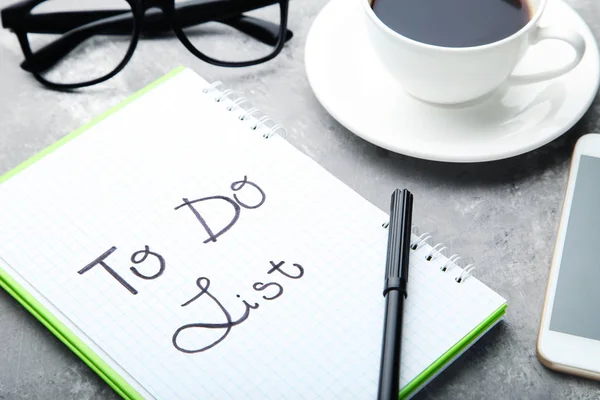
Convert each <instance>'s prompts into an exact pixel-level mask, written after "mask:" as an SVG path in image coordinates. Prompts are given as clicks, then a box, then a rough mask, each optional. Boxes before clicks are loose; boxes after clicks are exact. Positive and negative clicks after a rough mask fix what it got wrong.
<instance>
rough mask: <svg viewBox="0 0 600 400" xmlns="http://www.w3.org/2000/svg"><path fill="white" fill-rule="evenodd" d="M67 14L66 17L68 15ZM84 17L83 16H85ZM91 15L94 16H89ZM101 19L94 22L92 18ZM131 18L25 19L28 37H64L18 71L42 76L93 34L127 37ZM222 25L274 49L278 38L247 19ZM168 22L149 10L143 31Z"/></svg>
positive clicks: (275, 28) (164, 27)
mask: <svg viewBox="0 0 600 400" xmlns="http://www.w3.org/2000/svg"><path fill="white" fill-rule="evenodd" d="M67 14H68V15H67ZM73 14H78V15H79V16H80V17H83V18H81V19H79V21H92V22H88V23H86V24H84V25H81V24H80V25H79V26H78V25H75V24H74V22H73V21H74V18H73V17H75V15H73ZM84 14H85V15H84ZM92 14H93V15H92ZM92 17H95V18H98V17H100V18H101V19H99V20H96V21H94V18H92ZM193 21H194V19H191V18H189V17H188V18H186V21H183V22H182V24H183V23H185V24H186V25H185V26H183V27H186V26H193V25H198V24H201V23H205V22H208V20H206V18H202V20H201V21H198V19H196V20H195V21H197V22H195V23H194V22H193ZM132 22H133V16H132V15H131V13H129V12H128V13H126V14H124V13H123V12H122V11H98V12H94V11H92V12H78V13H52V14H38V15H30V16H29V17H28V21H27V24H26V26H25V31H26V32H30V33H33V32H35V33H64V32H67V33H65V34H64V35H63V36H61V37H60V38H59V39H57V40H55V41H54V42H52V43H50V44H49V45H47V46H45V47H43V48H41V49H39V50H37V51H35V52H32V54H30V56H29V57H27V59H26V60H25V61H24V62H23V63H22V64H21V67H22V68H23V69H25V70H26V71H29V72H41V71H44V70H46V69H48V68H50V67H51V66H53V65H55V64H56V63H57V62H58V61H60V59H62V58H63V57H65V56H66V55H67V54H69V52H71V51H72V50H73V49H74V48H75V47H77V46H78V45H79V44H80V43H82V42H83V41H85V40H86V39H88V38H90V37H92V36H94V35H96V34H103V35H106V34H114V35H119V34H123V35H125V34H130V33H131V31H132ZM217 22H221V23H223V24H226V25H229V26H231V27H232V28H235V29H237V30H239V31H240V32H243V33H245V34H247V35H249V36H251V37H253V38H255V39H256V40H259V41H261V42H263V43H265V44H268V45H272V46H274V45H276V44H277V41H278V37H279V30H280V29H279V25H277V24H273V23H271V22H269V21H265V20H261V19H259V18H254V17H250V16H244V15H240V16H235V17H230V18H228V19H224V20H221V21H217ZM170 28H171V27H170V25H169V21H168V20H167V18H166V17H165V16H164V14H163V13H161V12H160V11H158V10H150V11H149V12H148V13H147V14H146V17H145V19H144V22H143V31H144V32H147V33H150V34H152V33H154V34H157V33H162V32H166V31H168V30H169V29H170ZM292 37H293V33H292V31H290V30H286V38H285V40H286V41H287V40H289V39H291V38H292Z"/></svg>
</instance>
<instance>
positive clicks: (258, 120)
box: [202, 81, 286, 139]
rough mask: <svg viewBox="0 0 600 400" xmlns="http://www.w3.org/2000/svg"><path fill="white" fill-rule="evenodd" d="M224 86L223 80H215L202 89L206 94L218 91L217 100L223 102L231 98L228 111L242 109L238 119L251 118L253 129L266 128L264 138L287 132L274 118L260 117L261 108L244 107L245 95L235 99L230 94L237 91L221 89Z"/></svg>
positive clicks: (246, 101) (251, 127)
mask: <svg viewBox="0 0 600 400" xmlns="http://www.w3.org/2000/svg"><path fill="white" fill-rule="evenodd" d="M222 86H223V82H221V81H215V82H213V83H211V84H209V85H208V86H207V87H205V88H204V89H202V92H203V93H205V94H209V93H212V92H216V95H215V98H214V100H215V102H217V103H221V102H224V101H226V100H229V102H228V105H227V107H226V110H227V111H238V110H239V111H240V112H241V113H240V114H239V115H238V119H239V120H240V121H247V120H249V119H250V118H252V119H253V123H252V125H251V126H250V129H252V130H258V129H260V128H266V129H267V131H266V132H264V133H263V135H262V136H263V138H265V139H269V138H271V137H272V136H274V135H281V134H285V132H286V130H285V128H284V127H283V126H281V125H280V124H278V123H276V122H275V121H274V120H273V119H272V118H270V117H268V116H266V115H263V116H261V117H258V115H257V114H259V113H260V110H259V109H258V108H256V107H250V108H247V109H246V108H244V107H242V105H243V104H245V103H248V100H246V99H245V98H244V97H241V96H238V97H236V98H235V99H232V98H231V97H230V96H231V95H232V94H234V93H235V91H234V90H233V89H224V90H221V87H222Z"/></svg>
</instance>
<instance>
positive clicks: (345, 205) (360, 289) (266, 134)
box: [0, 68, 506, 400]
mask: <svg viewBox="0 0 600 400" xmlns="http://www.w3.org/2000/svg"><path fill="white" fill-rule="evenodd" d="M415 202H418V194H415ZM387 219H388V215H387V213H386V212H384V211H382V210H380V209H378V208H377V207H375V206H374V205H372V204H370V203H369V202H368V201H366V200H365V199H364V198H362V197H361V196H360V195H358V194H357V193H356V192H354V191H353V190H351V189H350V188H349V187H348V186H346V185H344V184H343V183H342V182H341V181H339V180H337V179H336V178H334V177H333V176H332V175H331V174H329V173H328V172H327V171H326V170H325V169H323V168H322V167H320V166H319V165H318V164H317V163H315V162H314V161H313V160H311V159H310V158H309V157H308V156H306V155H304V154H303V153H302V152H301V151H299V150H297V149H296V148H294V147H293V146H292V145H291V144H289V143H288V142H287V141H286V140H285V130H284V129H283V128H282V127H281V126H279V125H277V124H275V123H274V122H273V121H271V120H270V119H269V118H268V117H267V116H263V115H262V114H261V113H260V111H259V110H257V109H254V108H249V107H248V106H247V104H246V102H245V101H244V99H243V98H242V97H241V96H240V95H239V94H237V92H234V91H232V90H229V89H225V88H224V87H223V86H222V85H220V83H218V82H216V83H208V82H206V81H205V80H204V79H203V78H202V77H200V76H199V75H197V74H196V73H195V72H194V71H192V70H190V69H187V68H180V69H177V70H175V71H173V72H171V73H170V74H168V75H166V76H165V77H163V78H162V79H160V80H158V81H157V82H155V83H153V84H152V85H150V86H148V87H147V88H145V89H143V90H142V91H141V92H139V93H137V94H135V95H133V96H132V97H131V98H130V99H128V100H127V101H125V102H124V103H123V104H121V105H119V106H117V107H115V108H114V109H112V110H110V111H109V112H107V113H106V114H104V115H102V116H100V117H98V118H96V119H95V120H94V121H92V122H91V123H89V124H87V125H86V126H84V127H82V128H81V129H79V130H77V131H76V132H73V133H71V134H70V135H68V136H66V137H65V138H64V139H62V140H60V141H59V142H57V143H56V144H55V145H53V146H51V147H50V148H48V149H46V150H44V151H42V152H41V153H40V154H38V155H37V156H35V157H34V158H32V159H31V160H29V161H27V162H25V163H24V164H22V165H20V166H19V167H17V168H16V169H15V170H13V171H11V172H9V173H7V174H6V175H4V176H3V177H2V178H1V179H0V221H2V224H1V228H0V265H1V269H0V284H1V285H2V287H3V288H4V289H5V290H7V291H8V292H9V293H10V294H11V295H13V296H14V297H15V298H16V299H17V300H18V301H19V302H20V303H21V304H22V305H23V306H24V307H25V308H27V310H29V311H30V312H31V313H32V314H33V315H34V316H35V317H36V318H38V319H39V320H40V321H41V322H42V323H43V324H44V325H45V326H46V327H47V328H48V329H49V330H50V331H51V332H52V333H53V334H55V335H56V336H57V337H58V338H60V340H62V341H63V342H64V343H65V344H66V345H67V346H68V347H69V348H70V349H71V350H72V351H74V352H75V353H76V354H77V355H78V356H79V357H80V358H81V359H82V360H83V361H84V362H85V363H87V364H88V365H89V366H90V368H92V369H93V370H94V371H95V372H96V373H98V374H99V375H100V376H101V377H102V378H103V379H104V380H105V381H106V382H107V383H108V384H109V385H110V386H112V387H113V388H114V390H116V391H117V392H118V393H119V394H120V395H121V396H122V397H123V398H126V399H142V398H144V399H168V400H175V399H198V398H201V399H227V398H236V399H239V398H245V399H246V398H248V399H249V398H254V399H333V398H353V399H372V398H374V397H375V396H376V393H377V383H378V373H379V360H380V352H381V340H382V327H383V316H384V298H383V296H382V288H383V277H384V272H385V258H386V245H387V230H386V221H387ZM415 223H418V221H415ZM459 258H460V257H459V256H457V255H451V254H448V253H447V251H446V249H445V248H444V246H443V245H442V244H436V243H435V242H434V241H433V239H432V238H431V237H430V236H429V235H427V234H425V233H424V234H417V233H416V232H415V233H414V234H413V243H412V250H411V254H410V263H411V267H410V280H409V284H408V285H409V286H408V292H409V295H408V298H407V300H406V302H405V306H404V307H405V308H404V311H405V316H404V322H403V324H404V325H403V337H402V355H401V360H402V366H401V377H400V379H401V387H402V389H401V392H400V397H402V398H407V397H411V396H412V395H414V394H415V393H416V392H417V391H418V390H419V389H420V388H422V387H423V386H424V385H426V384H427V382H429V381H430V380H431V379H433V377H434V376H435V375H436V374H438V373H439V372H441V371H442V370H443V369H444V368H445V367H447V366H448V365H449V364H450V363H451V362H452V361H453V360H454V359H455V358H456V357H458V356H459V355H460V354H461V353H462V352H463V351H465V350H466V349H467V348H468V347H469V346H470V345H472V344H473V343H474V342H475V341H476V340H477V339H478V338H480V337H481V336H482V335H484V334H485V333H486V332H487V331H488V330H489V329H490V328H491V327H492V326H494V325H495V324H496V323H497V322H498V321H499V320H501V319H502V317H503V316H504V314H505V310H506V301H505V300H504V299H503V298H502V297H501V296H500V295H498V294H497V293H496V292H494V291H493V290H492V289H490V288H489V287H488V286H486V285H485V284H484V283H483V282H481V281H480V280H478V279H477V278H476V277H475V275H474V274H473V272H474V270H473V266H465V268H462V265H464V264H461V262H460V259H459ZM483 267H484V268H485V266H483Z"/></svg>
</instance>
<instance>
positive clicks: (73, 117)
mask: <svg viewBox="0 0 600 400" xmlns="http://www.w3.org/2000/svg"><path fill="white" fill-rule="evenodd" d="M9 3H11V1H8V0H0V8H1V7H3V6H6V5H8V4H9ZM569 3H570V4H571V5H572V6H573V7H574V8H575V9H576V10H578V11H579V12H580V14H581V15H582V17H583V18H584V19H585V20H586V22H587V23H588V25H589V26H590V27H591V29H592V31H593V32H594V34H595V36H596V38H600V2H598V1H597V0H570V1H569ZM325 4H326V1H324V0H304V1H294V2H292V3H291V6H290V7H291V10H290V28H291V29H292V30H293V31H294V33H295V37H294V38H293V39H292V41H291V42H289V43H288V45H287V46H286V48H285V49H284V50H283V53H282V54H281V55H280V56H278V57H277V58H276V59H275V60H274V61H273V62H270V63H266V64H263V65H260V66H255V67H250V68H245V69H224V68H218V67H213V66H210V65H207V64H205V63H203V62H201V61H200V60H197V59H196V58H194V56H192V55H191V54H190V53H188V52H187V51H186V50H185V48H184V47H183V46H182V45H181V44H180V43H179V42H178V41H177V40H176V39H174V38H169V37H166V38H161V39H154V40H148V41H142V42H141V43H140V45H139V46H138V49H137V52H136V54H135V55H134V57H133V59H132V61H131V62H130V64H129V65H128V66H127V67H126V69H125V70H124V71H123V72H121V73H120V74H119V75H117V76H116V77H115V78H113V79H112V80H110V81H108V82H107V83H105V84H102V85H98V86H96V87H93V88H90V89H85V90H80V91H77V92H73V93H61V92H55V91H50V90H47V89H45V88H43V87H42V86H40V85H39V84H38V83H37V82H36V81H35V80H34V79H33V78H32V77H31V76H29V75H28V74H27V73H25V72H24V71H22V70H21V69H20V68H19V63H20V62H21V60H22V54H21V51H20V48H19V46H18V43H17V40H16V38H15V37H14V35H12V34H11V33H10V32H9V31H7V30H2V31H0V174H2V173H4V172H6V171H8V170H10V169H11V168H13V167H15V166H16V165H17V164H19V163H20V162H22V161H24V160H26V159H27V158H29V157H30V156H32V155H34V154H35V153H36V152H38V151H39V150H41V149H43V148H45V147H46V146H48V145H50V144H52V143H53V142H55V141H56V140H57V139H59V138H61V137H63V136H64V135H66V134H67V133H69V132H70V131H72V130H74V129H75V128H77V127H79V126H80V125H81V124H83V123H84V122H86V121H88V120H89V119H90V118H92V117H93V116H95V115H97V114H98V113H100V112H101V111H104V110H106V109H107V108H109V107H110V106H112V105H114V104H117V103H118V102H120V101H121V100H123V99H124V98H125V97H127V96H128V95H129V94H131V93H132V92H134V91H136V90H137V89H140V88H142V87H143V86H145V85H147V84H148V83H150V82H151V81H153V80H155V79H156V78H158V77H160V76H161V75H163V74H164V73H166V72H168V71H170V70H171V69H173V68H175V67H177V66H178V65H187V66H189V67H191V68H193V69H195V70H196V71H197V72H198V73H200V74H201V75H203V76H204V77H205V78H206V79H208V80H217V79H219V80H222V81H224V82H226V83H227V84H228V85H229V86H232V87H235V88H236V89H238V90H240V91H242V92H244V94H245V95H246V97H248V98H249V99H250V100H251V101H252V102H253V103H254V104H255V105H256V106H257V107H259V108H261V109H262V110H264V111H265V112H266V113H267V114H269V115H270V116H272V117H273V118H274V119H276V120H277V121H279V122H281V123H282V124H284V125H285V126H286V128H287V131H288V136H287V138H288V140H289V141H290V142H291V143H292V144H293V145H294V146H296V147H297V148H298V149H300V150H301V151H303V152H305V153H306V154H308V155H309V156H310V157H312V158H313V159H315V160H316V161H317V162H319V163H320V164H321V165H323V166H324V167H325V168H326V169H327V170H329V171H330V172H331V173H332V174H334V175H335V176H337V177H338V178H340V179H341V180H342V181H344V182H345V183H346V184H348V185H349V186H351V187H352V188H354V189H355V190H356V191H357V192H359V193H360V194H362V195H363V196H364V197H365V198H367V199H368V200H370V201H371V202H373V203H374V204H375V205H376V206H378V207H380V208H381V209H384V210H385V209H387V207H388V201H389V195H390V193H391V192H392V190H393V189H394V188H395V187H398V186H399V187H408V188H410V189H411V190H412V191H413V193H414V194H415V198H416V199H417V201H416V204H415V211H414V213H415V214H414V221H415V222H416V223H418V224H419V226H420V227H422V228H423V229H427V230H430V231H432V232H433V233H434V236H435V238H436V240H438V241H443V242H445V243H446V244H449V245H450V246H451V247H452V248H453V249H455V250H457V251H458V252H460V253H461V254H462V255H464V256H467V257H468V259H469V260H470V261H474V262H476V263H477V264H478V265H479V268H478V270H477V276H478V278H479V279H481V280H482V281H484V282H485V283H486V284H488V285H489V286H490V287H492V288H493V289H494V290H496V291H497V292H499V293H500V294H501V295H502V296H504V297H505V298H507V299H508V302H509V312H508V315H507V317H506V319H505V321H504V322H503V323H501V324H500V325H499V326H497V327H496V328H495V329H494V330H492V331H491V332H490V333H489V334H487V335H486V336H485V337H484V338H483V339H482V340H481V341H480V342H478V343H477V344H476V345H475V346H474V347H473V348H472V349H470V350H469V351H468V352H467V353H465V354H464V355H463V356H462V357H461V358H460V359H459V360H458V361H456V362H455V363H454V364H453V365H452V366H450V368H448V369H447V370H446V371H445V372H444V373H443V374H442V375H441V376H439V377H438V378H437V379H435V380H434V381H433V382H432V383H431V384H430V385H428V386H427V387H426V388H425V389H424V390H423V391H422V392H421V393H420V394H419V395H418V398H423V399H438V398H439V399H441V398H475V399H478V398H484V397H494V398H500V399H521V398H533V399H558V398H570V399H588V398H600V383H597V382H594V381H590V380H585V379H580V378H576V377H572V376H568V375H564V374H559V373H555V372H553V371H550V370H548V369H546V368H544V367H543V366H542V365H541V364H540V363H539V361H538V360H537V358H536V350H535V345H536V338H537V333H538V325H539V320H540V313H541V307H542V302H543V299H544V291H545V285H546V282H547V277H548V271H549V264H550V259H551V253H552V250H553V245H554V239H555V233H556V228H557V223H558V219H559V217H560V210H561V203H562V199H563V194H564V188H565V184H566V181H567V173H568V167H569V161H570V157H571V152H572V149H573V146H574V143H575V141H576V140H577V139H578V138H579V137H580V136H581V135H583V134H585V133H589V132H594V131H600V98H599V97H596V99H595V102H594V104H593V105H592V107H591V108H590V109H589V110H588V112H587V113H586V114H585V115H584V116H583V118H582V119H581V120H580V121H579V122H578V123H577V124H576V125H575V126H574V127H573V128H572V129H571V130H569V131H568V132H566V133H565V134H564V135H562V136H561V137H560V138H558V139H556V140H555V141H553V142H552V143H550V144H548V145H545V146H543V147H542V148H540V149H538V150H535V151H532V152H530V153H527V154H524V155H522V156H518V157H514V158H512V159H508V160H503V161H497V162H489V163H481V164H450V163H439V162H430V161H425V160H419V159H414V158H410V157H406V156H403V155H399V154H395V153H390V152H387V151H384V150H382V149H380V148H377V147H376V146H374V145H372V144H370V143H368V142H365V141H363V140H362V139H359V138H357V137H356V136H355V135H353V134H352V133H351V132H349V131H348V130H346V129H345V128H343V127H342V126H341V125H340V124H339V123H337V122H336V121H335V120H334V119H333V118H332V117H331V116H329V115H328V113H327V112H326V111H325V110H324V109H323V107H322V106H321V105H320V104H319V102H318V101H317V99H316V98H315V96H314V94H313V92H312V90H311V88H310V85H309V82H308V81H307V78H306V74H305V72H304V44H305V39H306V36H307V33H308V31H309V29H310V26H311V23H312V21H313V20H314V18H315V17H316V16H317V14H318V13H319V11H320V10H321V9H322V7H323V6H324V5H325ZM349 397H351V396H349ZM117 398H118V396H117V395H116V394H115V393H114V392H113V391H112V389H111V388H110V387H108V386H107V385H106V384H105V383H104V382H103V381H102V380H101V379H100V378H99V377H98V376H96V375H95V373H94V372H92V371H91V370H90V369H89V368H88V367H87V366H86V365H85V364H84V363H83V362H82V361H80V360H79V359H78V358H77V357H76V356H75V355H74V354H73V353H71V352H70V351H69V350H68V349H67V348H66V347H65V346H64V345H63V344H62V343H61V342H60V341H59V340H58V339H56V338H55V337H54V336H53V335H52V334H51V333H50V332H49V331H47V330H46V329H45V328H44V327H43V326H42V325H41V324H40V323H39V322H38V321H37V320H36V319H35V318H34V317H32V316H31V315H30V314H29V313H28V312H27V311H26V310H25V309H24V308H23V307H21V306H20V305H19V304H18V303H17V302H16V301H15V300H14V299H13V298H12V297H10V296H9V295H8V294H7V293H5V292H4V291H0V399H2V400H12V399H56V400H59V399H60V400H67V399H78V400H82V399H117Z"/></svg>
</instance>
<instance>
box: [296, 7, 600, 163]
mask: <svg viewBox="0 0 600 400" xmlns="http://www.w3.org/2000/svg"><path fill="white" fill-rule="evenodd" d="M358 1H366V0H331V2H330V3H329V4H327V5H326V6H325V8H324V9H323V10H322V11H321V13H320V14H319V15H318V16H317V18H316V19H315V21H314V23H313V25H312V27H311V29H310V32H309V35H308V38H307V42H306V49H305V63H306V73H307V76H308V80H309V82H310V85H311V86H312V89H313V91H314V93H315V95H316V97H317V98H318V100H319V101H320V102H321V104H322V105H323V107H324V108H325V109H326V110H327V111H328V112H329V113H330V114H331V115H332V116H333V117H334V118H335V119H336V120H338V121H339V122H340V123H341V124H342V125H344V126H345V127H346V128H347V129H349V130H350V131H351V132H353V133H354V134H356V135H358V136H360V137H362V138H363V139H365V140H367V141H369V142H371V143H373V144H375V145H377V146H380V147H383V148H385V149H388V150H391V151H394V152H397V153H401V154H406V155H409V156H413V157H418V158H424V159H429V160H437V161H449V162H478V161H490V160H498V159H502V158H507V157H511V156H515V155H518V154H522V153H525V152H527V151H530V150H533V149H535V148H538V147H540V146H542V145H544V144H546V143H548V142H550V141H552V140H553V139H555V138H557V137H558V136H560V135H562V134H563V133H565V132H566V131H567V130H568V129H569V128H571V127H572V126H573V125H574V124H575V123H576V122H577V121H578V120H579V119H580V118H581V117H582V116H583V114H584V113H585V111H586V110H587V109H588V108H589V107H590V105H591V103H592V101H593V100H594V98H595V96H596V93H597V91H598V85H599V82H600V67H599V55H598V45H597V44H596V40H595V39H594V36H593V35H592V33H591V31H590V29H589V28H588V26H587V25H586V24H585V22H584V21H583V19H581V17H580V16H579V15H578V14H577V13H576V12H575V11H574V10H573V9H572V8H571V7H570V6H569V5H568V4H567V3H565V2H564V1H563V0H550V1H549V2H548V5H547V8H546V11H545V13H544V15H543V16H542V19H541V25H557V24H558V25H562V26H564V27H569V28H571V29H574V30H577V31H578V32H580V33H581V34H582V35H583V36H584V38H585V39H586V42H587V50H586V53H585V56H584V58H583V60H582V61H581V63H580V64H579V65H578V66H577V67H576V68H575V69H574V70H572V71H570V72H569V73H567V74H565V75H563V76H561V77H560V78H556V79H553V80H550V81H547V82H543V83H537V84H531V85H523V86H509V85H505V86H504V87H501V88H499V89H498V90H497V91H496V92H494V93H492V94H491V95H488V96H486V97H484V98H483V99H481V100H479V101H476V102H473V103H471V104H468V105H460V106H437V105H433V104H429V103H425V102H422V101H419V100H417V99H415V98H413V97H411V96H409V95H407V94H405V93H404V92H403V90H402V88H401V86H400V85H399V84H398V83H397V81H396V80H395V79H394V78H393V77H392V76H391V75H389V74H388V72H387V71H386V70H384V68H383V66H382V65H381V64H380V63H379V61H378V60H377V59H376V57H375V56H374V54H373V52H372V50H371V48H370V47H369V44H368V42H367V37H366V33H365V26H364V22H363V20H362V19H361V17H362V16H361V14H360V12H361V10H360V8H359V6H360V4H359V3H358ZM572 52H573V50H572V49H571V48H570V47H569V46H568V45H566V44H564V43H562V42H559V41H554V40H549V41H545V42H542V43H540V44H538V45H537V46H534V47H533V48H532V49H531V50H530V51H529V53H528V54H527V55H526V56H525V59H524V60H523V61H522V62H521V64H520V65H519V66H518V68H517V70H516V72H518V73H525V72H534V71H540V70H541V69H542V68H544V67H552V66H556V65H561V63H564V62H565V60H568V59H569V58H570V57H572Z"/></svg>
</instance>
